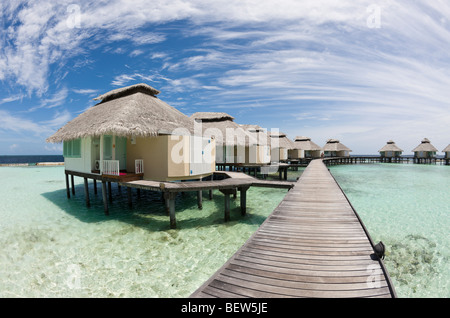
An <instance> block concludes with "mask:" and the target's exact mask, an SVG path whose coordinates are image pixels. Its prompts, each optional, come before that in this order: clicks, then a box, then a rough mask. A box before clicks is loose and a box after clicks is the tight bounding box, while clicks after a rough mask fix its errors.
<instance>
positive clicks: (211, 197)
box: [209, 190, 213, 200]
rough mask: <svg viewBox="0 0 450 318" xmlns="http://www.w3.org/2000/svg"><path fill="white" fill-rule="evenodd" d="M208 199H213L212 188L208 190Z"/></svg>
mask: <svg viewBox="0 0 450 318" xmlns="http://www.w3.org/2000/svg"><path fill="white" fill-rule="evenodd" d="M209 199H210V200H212V199H213V190H209Z"/></svg>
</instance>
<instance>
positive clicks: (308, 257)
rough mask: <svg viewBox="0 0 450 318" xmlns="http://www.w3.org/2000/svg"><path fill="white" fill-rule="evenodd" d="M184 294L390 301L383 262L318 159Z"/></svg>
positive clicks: (343, 195) (394, 295) (388, 280)
mask: <svg viewBox="0 0 450 318" xmlns="http://www.w3.org/2000/svg"><path fill="white" fill-rule="evenodd" d="M191 297H258V298H259V297H264V298H265V297H326V298H328V297H396V294H395V290H394V288H393V286H392V283H391V281H390V278H389V275H388V273H387V271H386V269H385V267H384V264H383V262H382V260H380V259H379V258H378V257H376V256H375V254H374V250H373V242H372V241H371V238H370V236H369V235H368V233H367V232H366V230H365V228H364V225H363V224H362V222H361V221H360V219H359V217H358V216H357V214H356V212H355V211H354V209H353V208H352V206H351V204H350V203H349V202H348V200H347V198H346V196H345V194H344V193H343V191H342V190H341V188H340V187H339V185H338V184H337V182H336V181H335V180H334V178H333V177H332V175H331V174H330V173H329V171H328V169H327V168H326V166H325V165H324V164H323V162H322V160H314V161H312V162H311V163H310V164H309V166H308V167H307V168H306V170H305V171H304V172H303V174H302V176H301V177H300V179H299V180H298V181H297V183H296V185H295V187H294V188H293V189H291V190H290V191H289V192H288V194H287V195H286V197H285V198H284V199H283V201H282V202H281V203H280V204H279V205H278V207H277V208H276V209H275V210H274V211H273V213H272V214H271V215H270V216H269V217H268V218H267V219H266V221H265V222H264V223H263V224H262V225H261V227H260V228H259V229H258V230H257V231H256V232H255V233H254V234H253V235H252V237H251V238H250V239H249V240H248V241H247V242H246V243H245V244H244V245H243V246H242V247H241V248H240V249H239V250H238V251H237V252H236V253H235V254H234V255H233V256H232V257H231V258H230V259H229V260H228V262H227V263H226V264H225V265H224V266H223V267H222V268H220V269H219V270H218V271H217V272H216V273H215V274H214V275H213V276H212V277H211V278H210V279H209V280H208V281H206V282H205V283H204V284H203V285H202V286H200V287H199V288H198V289H197V290H196V291H195V292H194V293H193V294H192V295H191Z"/></svg>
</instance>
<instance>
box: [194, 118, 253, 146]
mask: <svg viewBox="0 0 450 318" xmlns="http://www.w3.org/2000/svg"><path fill="white" fill-rule="evenodd" d="M191 119H194V120H195V121H196V122H199V123H201V124H202V134H203V136H204V137H214V138H215V140H216V146H223V145H225V146H249V145H253V144H257V140H256V139H255V138H254V137H253V136H252V135H250V134H249V133H248V132H247V131H245V130H244V129H243V128H242V127H240V126H239V125H238V124H237V123H235V122H234V121H233V120H234V117H233V116H230V115H228V114H227V113H216V112H197V113H194V114H192V115H191Z"/></svg>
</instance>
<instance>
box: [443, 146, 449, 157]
mask: <svg viewBox="0 0 450 318" xmlns="http://www.w3.org/2000/svg"><path fill="white" fill-rule="evenodd" d="M442 152H443V153H444V158H446V159H450V145H448V146H447V147H445V149H444V150H442Z"/></svg>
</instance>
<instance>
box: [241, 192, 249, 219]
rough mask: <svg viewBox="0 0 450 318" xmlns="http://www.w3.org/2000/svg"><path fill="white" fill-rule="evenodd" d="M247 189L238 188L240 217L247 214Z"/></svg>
mask: <svg viewBox="0 0 450 318" xmlns="http://www.w3.org/2000/svg"><path fill="white" fill-rule="evenodd" d="M248 189H249V187H242V188H239V191H240V198H241V215H245V214H246V213H247V190H248Z"/></svg>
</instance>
